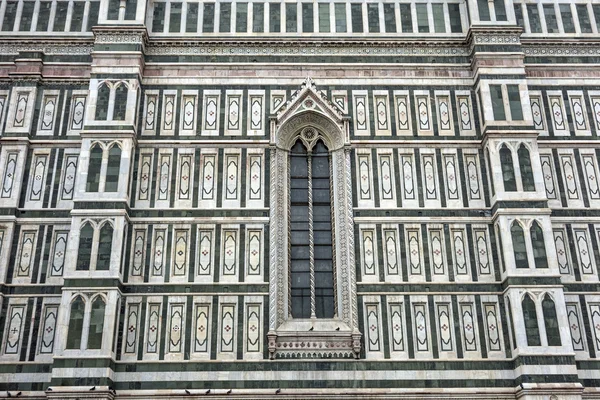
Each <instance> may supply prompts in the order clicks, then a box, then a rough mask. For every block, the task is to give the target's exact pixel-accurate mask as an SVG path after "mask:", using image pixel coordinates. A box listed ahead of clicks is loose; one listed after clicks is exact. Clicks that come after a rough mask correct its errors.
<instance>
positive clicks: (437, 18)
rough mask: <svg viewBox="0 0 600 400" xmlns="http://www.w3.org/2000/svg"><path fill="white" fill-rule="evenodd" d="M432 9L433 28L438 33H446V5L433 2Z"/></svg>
mask: <svg viewBox="0 0 600 400" xmlns="http://www.w3.org/2000/svg"><path fill="white" fill-rule="evenodd" d="M431 11H432V12H433V29H434V30H435V32H436V33H445V32H446V21H445V20H444V5H443V4H432V5H431Z"/></svg>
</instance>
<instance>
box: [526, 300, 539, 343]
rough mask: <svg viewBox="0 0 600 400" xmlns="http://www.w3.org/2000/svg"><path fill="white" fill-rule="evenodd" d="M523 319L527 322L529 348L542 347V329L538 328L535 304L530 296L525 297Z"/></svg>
mask: <svg viewBox="0 0 600 400" xmlns="http://www.w3.org/2000/svg"><path fill="white" fill-rule="evenodd" d="M522 307H523V319H524V320H525V334H526V335H527V346H541V345H542V342H541V341H540V329H539V327H538V321H537V312H536V311H535V303H534V302H533V300H531V297H529V295H525V298H524V299H523V302H522Z"/></svg>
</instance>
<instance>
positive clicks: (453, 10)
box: [448, 3, 463, 33]
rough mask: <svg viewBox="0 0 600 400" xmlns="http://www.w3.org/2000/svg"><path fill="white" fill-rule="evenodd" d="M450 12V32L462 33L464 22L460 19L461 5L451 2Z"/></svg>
mask: <svg viewBox="0 0 600 400" xmlns="http://www.w3.org/2000/svg"><path fill="white" fill-rule="evenodd" d="M448 13H449V14H450V32H452V33H460V32H462V31H463V28H462V22H461V20H460V6H459V5H458V4H454V3H449V4H448Z"/></svg>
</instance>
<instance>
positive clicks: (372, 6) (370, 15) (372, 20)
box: [367, 3, 380, 33]
mask: <svg viewBox="0 0 600 400" xmlns="http://www.w3.org/2000/svg"><path fill="white" fill-rule="evenodd" d="M367 20H368V21H369V32H370V33H379V32H380V29H379V4H377V3H367Z"/></svg>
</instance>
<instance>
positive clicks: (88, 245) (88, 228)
mask: <svg viewBox="0 0 600 400" xmlns="http://www.w3.org/2000/svg"><path fill="white" fill-rule="evenodd" d="M93 243H94V228H93V227H92V225H91V224H90V223H89V222H87V223H85V224H84V225H83V228H81V230H80V231H79V248H78V253H77V265H76V267H75V269H76V270H77V271H87V270H89V269H90V264H91V261H92V245H93Z"/></svg>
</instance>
